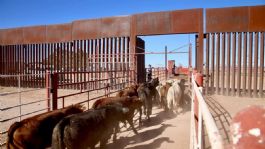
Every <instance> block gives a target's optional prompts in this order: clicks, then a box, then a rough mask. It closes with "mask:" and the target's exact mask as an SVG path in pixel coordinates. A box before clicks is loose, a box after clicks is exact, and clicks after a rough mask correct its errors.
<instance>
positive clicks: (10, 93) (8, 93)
mask: <svg viewBox="0 0 265 149" xmlns="http://www.w3.org/2000/svg"><path fill="white" fill-rule="evenodd" d="M43 89H45V88H37V89H31V90H25V91H17V92H5V93H0V96H6V95H12V94H19V93H26V92H31V91H37V90H43Z"/></svg>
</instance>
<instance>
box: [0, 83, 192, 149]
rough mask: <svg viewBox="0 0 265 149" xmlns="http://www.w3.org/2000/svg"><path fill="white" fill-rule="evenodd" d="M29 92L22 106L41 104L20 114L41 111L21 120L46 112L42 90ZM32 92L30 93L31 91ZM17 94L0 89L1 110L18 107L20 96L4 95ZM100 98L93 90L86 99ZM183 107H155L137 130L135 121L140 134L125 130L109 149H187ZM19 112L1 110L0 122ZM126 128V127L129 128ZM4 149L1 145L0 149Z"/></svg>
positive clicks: (76, 99)
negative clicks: (178, 109) (173, 110)
mask: <svg viewBox="0 0 265 149" xmlns="http://www.w3.org/2000/svg"><path fill="white" fill-rule="evenodd" d="M23 90H27V91H28V92H25V93H21V103H22V104H24V103H29V102H33V101H38V100H42V101H40V102H37V103H34V104H30V105H26V106H23V107H22V108H21V113H22V114H25V113H29V112H34V111H37V110H40V109H43V110H42V111H40V112H37V113H34V114H30V115H27V116H24V117H22V119H24V118H26V117H29V116H32V115H36V114H38V113H43V112H46V111H47V109H46V108H47V100H46V99H47V97H46V90H45V89H32V88H27V89H23ZM31 90H32V91H31ZM14 91H17V88H12V87H11V88H10V87H0V103H1V109H2V108H6V107H10V106H14V105H18V104H19V94H11V95H8V94H6V93H10V92H14ZM76 92H78V91H77V90H59V91H58V93H59V96H61V95H67V94H70V93H76ZM99 95H104V91H99V92H97V91H94V92H92V93H90V94H89V98H90V99H91V98H93V97H96V96H99ZM87 99H88V94H87V93H85V94H81V95H77V96H73V97H68V98H66V99H65V106H66V105H70V104H72V103H77V102H82V101H85V100H87ZM184 100H185V101H190V98H189V96H188V95H185V96H184ZM185 103H186V104H184V105H183V110H182V111H181V112H180V113H178V114H177V115H176V114H173V113H167V112H164V111H163V110H162V109H160V108H158V107H154V108H153V113H152V115H151V121H150V122H149V121H147V120H144V125H143V126H142V127H141V128H139V127H138V121H135V126H136V128H137V129H138V131H139V135H137V136H136V135H135V134H134V133H133V132H132V131H130V130H127V129H125V128H123V129H122V132H121V133H120V134H119V135H118V136H119V137H118V140H117V142H116V143H113V142H112V141H110V142H109V144H108V149H123V148H126V149H132V148H133V149H142V148H145V149H155V148H162V149H165V148H170V149H171V148H180V149H183V148H189V136H190V133H189V131H190V103H189V102H185ZM92 104H93V101H92V102H90V104H89V107H91V106H92ZM85 105H86V107H87V103H85ZM61 106H62V102H61V101H60V100H59V101H58V107H61ZM19 112H20V109H19V107H18V108H12V109H9V110H6V111H1V115H0V120H4V119H8V118H12V117H15V116H18V115H19ZM137 118H138V117H137V116H136V117H135V120H137ZM15 121H19V118H16V119H13V120H10V121H6V122H3V123H1V125H0V131H1V132H4V131H6V130H7V129H8V128H9V126H10V125H11V124H12V123H13V122H15ZM128 126H129V125H128ZM0 139H1V140H0V142H1V143H3V142H5V140H6V134H4V135H2V136H1V137H0ZM0 148H4V146H2V147H0Z"/></svg>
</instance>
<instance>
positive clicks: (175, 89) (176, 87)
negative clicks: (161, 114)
mask: <svg viewBox="0 0 265 149" xmlns="http://www.w3.org/2000/svg"><path fill="white" fill-rule="evenodd" d="M184 89H185V87H184V80H177V81H175V82H173V84H172V86H171V87H170V88H169V89H168V93H167V106H168V109H170V110H172V111H173V112H175V110H177V108H179V106H180V101H181V98H182V95H183V92H184Z"/></svg>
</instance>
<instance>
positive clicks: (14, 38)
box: [2, 28, 23, 45]
mask: <svg viewBox="0 0 265 149" xmlns="http://www.w3.org/2000/svg"><path fill="white" fill-rule="evenodd" d="M22 37H23V30H22V28H14V29H3V30H2V43H3V44H5V45H13V44H18V43H23V38H22Z"/></svg>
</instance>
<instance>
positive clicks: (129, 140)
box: [107, 124, 174, 149]
mask: <svg viewBox="0 0 265 149" xmlns="http://www.w3.org/2000/svg"><path fill="white" fill-rule="evenodd" d="M168 127H174V126H172V125H170V124H161V126H160V127H158V128H155V129H151V130H146V131H144V132H141V133H139V134H138V135H134V136H131V137H120V138H119V139H118V140H117V141H116V142H115V143H110V144H108V145H107V149H123V148H125V147H126V146H127V145H130V144H137V143H141V142H145V141H148V140H151V139H154V138H156V137H157V136H159V135H161V134H162V133H163V131H165V130H166V128H168ZM165 141H166V142H170V143H173V141H171V140H169V138H165V137H164V138H163V137H162V138H158V139H156V140H154V141H153V142H152V143H150V144H146V145H139V146H136V147H132V148H131V149H141V148H145V149H149V148H150V149H152V148H158V147H159V146H160V145H161V144H162V143H163V142H165Z"/></svg>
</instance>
